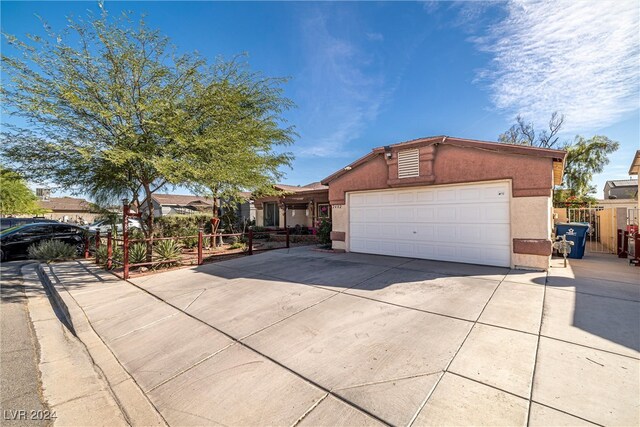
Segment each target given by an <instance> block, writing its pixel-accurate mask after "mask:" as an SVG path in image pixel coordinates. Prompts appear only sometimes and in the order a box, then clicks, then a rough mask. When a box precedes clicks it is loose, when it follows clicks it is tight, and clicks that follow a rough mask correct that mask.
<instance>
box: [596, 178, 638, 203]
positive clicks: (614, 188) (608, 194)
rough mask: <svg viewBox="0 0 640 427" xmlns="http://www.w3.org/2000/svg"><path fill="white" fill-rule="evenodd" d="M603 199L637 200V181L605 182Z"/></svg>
mask: <svg viewBox="0 0 640 427" xmlns="http://www.w3.org/2000/svg"><path fill="white" fill-rule="evenodd" d="M604 198H605V200H607V199H632V200H633V199H637V198H638V179H637V178H636V179H619V180H612V181H607V182H606V183H605V184H604Z"/></svg>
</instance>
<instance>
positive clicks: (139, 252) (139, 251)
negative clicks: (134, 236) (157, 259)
mask: <svg viewBox="0 0 640 427" xmlns="http://www.w3.org/2000/svg"><path fill="white" fill-rule="evenodd" d="M146 260H147V245H146V243H134V244H133V245H131V246H129V263H130V264H140V263H141V262H145V261H146Z"/></svg>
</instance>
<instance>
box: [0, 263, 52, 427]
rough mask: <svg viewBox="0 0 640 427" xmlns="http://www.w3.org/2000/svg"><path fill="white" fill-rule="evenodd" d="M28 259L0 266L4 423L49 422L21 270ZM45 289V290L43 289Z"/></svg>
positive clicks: (0, 378) (0, 376)
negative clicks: (0, 276)
mask: <svg viewBox="0 0 640 427" xmlns="http://www.w3.org/2000/svg"><path fill="white" fill-rule="evenodd" d="M28 262H29V261H13V262H4V263H2V265H0V274H1V275H2V279H1V285H0V295H1V301H2V303H1V305H0V320H1V321H0V324H1V329H0V330H1V334H0V344H1V345H0V349H1V360H0V366H1V369H0V396H1V398H2V401H1V404H0V406H1V408H0V409H1V412H2V414H1V416H2V418H1V419H0V424H2V425H3V426H47V425H50V421H49V420H47V419H46V418H48V415H49V414H48V407H47V405H46V402H44V399H43V398H42V390H41V384H40V375H39V372H40V371H39V370H38V343H37V340H36V338H35V335H34V333H33V329H32V326H31V321H30V319H29V312H28V310H27V298H26V295H25V288H24V283H23V280H22V276H21V273H20V269H21V267H22V266H23V265H25V264H26V263H28ZM41 290H42V289H41Z"/></svg>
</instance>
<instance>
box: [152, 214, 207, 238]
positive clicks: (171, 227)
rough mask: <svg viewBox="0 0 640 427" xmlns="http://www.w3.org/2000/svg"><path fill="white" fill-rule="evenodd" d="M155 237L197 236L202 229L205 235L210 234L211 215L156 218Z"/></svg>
mask: <svg viewBox="0 0 640 427" xmlns="http://www.w3.org/2000/svg"><path fill="white" fill-rule="evenodd" d="M155 222H156V235H157V236H159V237H182V236H191V235H195V234H198V228H199V227H203V228H204V233H205V234H210V233H211V215H210V214H195V215H167V216H162V217H160V218H156V221H155Z"/></svg>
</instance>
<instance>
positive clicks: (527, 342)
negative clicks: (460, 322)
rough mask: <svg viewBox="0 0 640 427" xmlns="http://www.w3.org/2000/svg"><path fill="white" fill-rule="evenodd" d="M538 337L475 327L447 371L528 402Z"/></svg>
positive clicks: (500, 329)
mask: <svg viewBox="0 0 640 427" xmlns="http://www.w3.org/2000/svg"><path fill="white" fill-rule="evenodd" d="M537 344H538V337H537V336H535V335H530V334H525V333H522V332H516V331H512V330H509V329H502V328H496V327H493V326H486V325H480V324H477V325H475V326H474V327H473V329H472V330H471V333H470V334H469V337H468V338H467V340H466V341H465V342H464V344H463V345H462V348H461V349H460V351H459V352H458V354H457V355H456V357H455V358H454V359H453V362H452V363H451V366H450V367H449V371H450V372H453V373H456V374H460V375H462V376H465V377H467V378H470V379H472V380H475V381H478V382H481V383H483V384H487V385H490V386H493V387H496V388H499V389H501V390H504V391H508V392H510V393H513V394H515V395H518V396H520V397H522V398H525V399H529V393H530V391H531V379H532V376H533V367H534V365H535V361H536V346H537Z"/></svg>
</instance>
